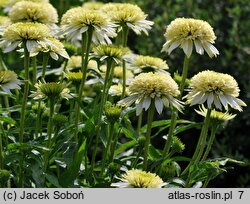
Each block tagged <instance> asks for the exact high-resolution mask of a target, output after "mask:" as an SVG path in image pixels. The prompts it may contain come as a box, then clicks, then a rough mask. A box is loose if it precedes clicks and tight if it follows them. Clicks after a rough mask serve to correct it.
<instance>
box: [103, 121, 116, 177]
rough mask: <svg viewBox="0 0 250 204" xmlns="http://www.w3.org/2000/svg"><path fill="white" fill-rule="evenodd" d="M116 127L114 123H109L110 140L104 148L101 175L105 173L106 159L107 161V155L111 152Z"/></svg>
mask: <svg viewBox="0 0 250 204" xmlns="http://www.w3.org/2000/svg"><path fill="white" fill-rule="evenodd" d="M114 127H115V126H114V124H111V123H109V125H108V128H109V131H108V142H107V146H106V148H105V150H104V154H103V158H102V170H101V175H103V173H104V170H105V164H106V161H107V156H108V155H109V153H110V146H111V143H112V139H113V135H114Z"/></svg>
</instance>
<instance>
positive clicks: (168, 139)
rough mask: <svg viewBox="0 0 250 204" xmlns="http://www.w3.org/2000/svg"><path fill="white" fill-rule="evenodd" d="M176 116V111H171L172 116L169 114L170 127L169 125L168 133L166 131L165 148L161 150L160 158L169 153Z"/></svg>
mask: <svg viewBox="0 0 250 204" xmlns="http://www.w3.org/2000/svg"><path fill="white" fill-rule="evenodd" d="M177 116H178V112H177V110H176V109H173V110H172V114H171V125H170V128H169V131H168V137H167V141H166V143H165V147H164V149H163V153H162V158H165V157H166V155H167V154H168V153H169V150H170V147H171V145H172V141H173V136H174V130H175V126H176V120H177Z"/></svg>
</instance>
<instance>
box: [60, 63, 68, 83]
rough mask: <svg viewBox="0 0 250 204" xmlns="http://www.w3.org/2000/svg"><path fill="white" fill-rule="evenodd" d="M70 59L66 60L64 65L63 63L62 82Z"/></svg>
mask: <svg viewBox="0 0 250 204" xmlns="http://www.w3.org/2000/svg"><path fill="white" fill-rule="evenodd" d="M68 61H69V60H67V59H66V60H65V62H64V65H63V71H62V75H61V79H60V83H63V75H64V73H65V71H66V67H67V65H68Z"/></svg>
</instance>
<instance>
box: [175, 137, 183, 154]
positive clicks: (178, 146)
mask: <svg viewBox="0 0 250 204" xmlns="http://www.w3.org/2000/svg"><path fill="white" fill-rule="evenodd" d="M184 149H185V145H184V144H183V143H182V141H181V140H180V139H179V138H178V137H173V144H172V151H174V152H177V153H181V152H183V150H184Z"/></svg>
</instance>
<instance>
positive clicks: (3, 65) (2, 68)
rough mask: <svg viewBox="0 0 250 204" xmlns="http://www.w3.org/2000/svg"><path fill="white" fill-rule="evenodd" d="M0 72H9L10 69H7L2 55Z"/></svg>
mask: <svg viewBox="0 0 250 204" xmlns="http://www.w3.org/2000/svg"><path fill="white" fill-rule="evenodd" d="M0 70H8V68H7V67H6V65H5V63H4V61H3V58H2V53H0Z"/></svg>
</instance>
